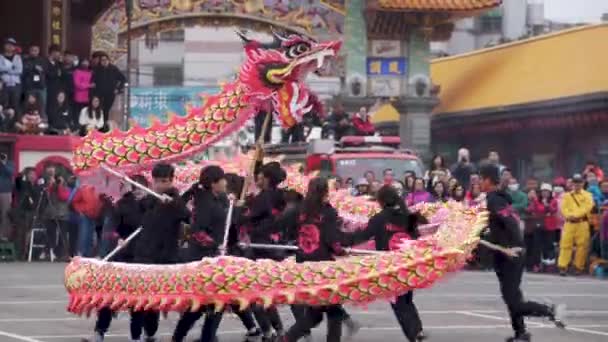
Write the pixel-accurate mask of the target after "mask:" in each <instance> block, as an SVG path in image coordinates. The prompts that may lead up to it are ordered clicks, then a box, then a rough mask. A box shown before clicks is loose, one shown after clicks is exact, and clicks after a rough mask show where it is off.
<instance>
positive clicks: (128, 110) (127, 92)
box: [122, 0, 133, 130]
mask: <svg viewBox="0 0 608 342" xmlns="http://www.w3.org/2000/svg"><path fill="white" fill-rule="evenodd" d="M125 7H126V8H125V11H126V14H127V84H125V96H126V99H125V110H124V115H123V120H122V121H123V123H122V125H123V128H124V129H125V130H127V129H129V119H130V118H131V19H132V17H133V0H126V1H125Z"/></svg>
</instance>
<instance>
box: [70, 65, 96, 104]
mask: <svg viewBox="0 0 608 342" xmlns="http://www.w3.org/2000/svg"><path fill="white" fill-rule="evenodd" d="M92 78H93V72H92V71H91V70H86V69H76V70H75V71H74V75H73V81H74V102H75V103H78V104H88V103H89V90H90V89H91V80H92Z"/></svg>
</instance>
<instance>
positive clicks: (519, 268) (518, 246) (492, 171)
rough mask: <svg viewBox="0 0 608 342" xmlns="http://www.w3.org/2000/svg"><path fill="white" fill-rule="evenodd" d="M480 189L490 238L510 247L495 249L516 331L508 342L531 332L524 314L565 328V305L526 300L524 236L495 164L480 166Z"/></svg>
mask: <svg viewBox="0 0 608 342" xmlns="http://www.w3.org/2000/svg"><path fill="white" fill-rule="evenodd" d="M479 173H480V175H481V179H482V181H481V186H482V191H484V192H486V193H487V194H488V195H487V208H488V211H489V212H490V221H489V228H490V240H491V242H493V243H495V244H499V245H502V246H505V247H508V248H509V251H510V252H511V253H510V255H505V254H504V253H499V252H495V254H494V269H495V270H496V276H498V282H499V283H500V292H501V294H502V298H503V300H504V302H505V304H506V305H507V308H508V310H509V315H510V316H511V326H512V327H513V330H514V331H515V335H514V336H513V337H509V338H508V339H507V342H528V341H530V339H531V335H530V333H528V332H527V331H526V325H525V323H524V317H527V316H535V317H547V318H548V319H549V320H551V321H552V322H553V323H555V325H556V326H557V327H558V328H564V327H565V324H564V322H563V318H564V316H565V306H564V305H552V306H548V305H545V304H540V303H536V302H532V301H525V300H524V297H523V294H522V291H521V288H520V287H521V278H522V275H523V271H524V262H523V258H522V257H520V255H519V254H520V252H521V251H523V246H524V242H523V238H522V236H521V231H520V229H519V224H518V218H517V216H516V214H515V212H514V210H513V209H512V208H511V197H510V196H509V195H508V194H507V193H506V192H504V191H502V190H500V189H499V188H498V184H499V182H500V176H499V170H498V167H496V166H495V165H492V164H487V165H483V166H482V167H481V168H480V172H479Z"/></svg>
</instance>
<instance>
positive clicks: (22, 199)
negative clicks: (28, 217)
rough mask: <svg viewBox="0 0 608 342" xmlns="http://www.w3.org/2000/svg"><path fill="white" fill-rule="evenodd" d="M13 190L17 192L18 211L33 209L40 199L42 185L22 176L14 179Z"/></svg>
mask: <svg viewBox="0 0 608 342" xmlns="http://www.w3.org/2000/svg"><path fill="white" fill-rule="evenodd" d="M15 191H16V193H17V209H18V210H20V211H34V210H36V208H37V206H38V201H40V195H41V194H42V187H40V186H39V185H37V184H33V183H31V182H28V181H25V180H23V178H22V177H19V178H17V180H16V181H15Z"/></svg>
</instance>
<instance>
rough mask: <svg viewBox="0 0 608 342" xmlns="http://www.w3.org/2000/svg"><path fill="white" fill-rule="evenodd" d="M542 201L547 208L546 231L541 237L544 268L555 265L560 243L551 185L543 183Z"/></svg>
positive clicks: (556, 206)
mask: <svg viewBox="0 0 608 342" xmlns="http://www.w3.org/2000/svg"><path fill="white" fill-rule="evenodd" d="M540 201H541V203H542V205H543V206H544V207H545V217H544V228H545V229H544V230H543V234H542V237H541V240H542V244H543V248H542V250H543V252H542V255H543V257H542V263H543V266H544V267H553V266H554V265H555V254H556V253H555V249H556V247H557V243H558V241H559V238H558V226H557V216H556V215H557V209H558V204H557V200H556V199H554V198H553V188H552V187H551V184H548V183H543V184H541V186H540Z"/></svg>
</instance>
